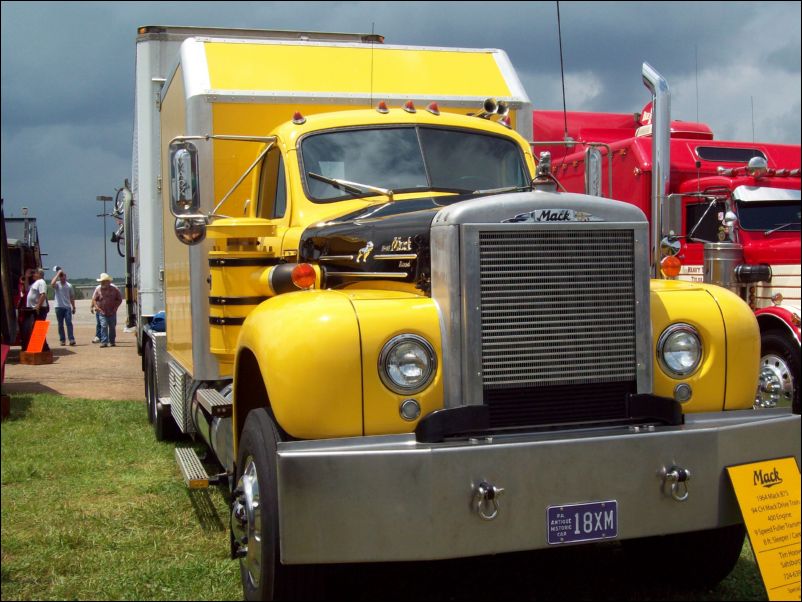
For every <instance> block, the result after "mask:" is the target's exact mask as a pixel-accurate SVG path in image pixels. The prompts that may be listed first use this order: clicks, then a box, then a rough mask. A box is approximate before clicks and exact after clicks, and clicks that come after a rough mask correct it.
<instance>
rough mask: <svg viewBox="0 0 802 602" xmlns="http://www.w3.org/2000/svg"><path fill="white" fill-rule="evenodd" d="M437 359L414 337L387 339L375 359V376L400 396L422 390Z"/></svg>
mask: <svg viewBox="0 0 802 602" xmlns="http://www.w3.org/2000/svg"><path fill="white" fill-rule="evenodd" d="M436 367H437V358H436V356H435V354H434V349H432V346H431V345H430V344H429V343H428V341H426V339H424V338H423V337H419V336H417V335H414V334H402V335H399V336H397V337H393V338H392V339H390V340H389V341H388V342H387V344H386V345H385V346H384V348H382V352H381V355H379V376H380V377H381V379H382V382H383V383H384V385H385V386H386V387H387V388H388V389H390V390H391V391H394V392H396V393H399V394H401V395H407V394H410V393H417V392H419V391H422V390H423V389H425V388H426V387H427V386H428V384H429V383H430V382H431V381H432V378H433V377H434V372H435V368H436Z"/></svg>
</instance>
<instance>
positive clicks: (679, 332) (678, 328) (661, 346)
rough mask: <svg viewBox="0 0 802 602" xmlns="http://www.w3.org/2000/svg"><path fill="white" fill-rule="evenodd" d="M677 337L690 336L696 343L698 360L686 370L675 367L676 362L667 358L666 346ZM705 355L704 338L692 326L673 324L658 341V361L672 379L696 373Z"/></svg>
mask: <svg viewBox="0 0 802 602" xmlns="http://www.w3.org/2000/svg"><path fill="white" fill-rule="evenodd" d="M677 336H689V337H691V340H693V341H695V343H696V351H695V354H696V358H695V359H694V361H693V363H692V364H691V365H689V366H687V367H685V368H680V367H677V366H676V365H674V362H672V360H671V359H670V357H667V354H666V346H667V345H668V344H669V342H670V341H672V340H673V339H674V338H675V337H677ZM703 355H704V348H703V346H702V337H701V336H700V335H699V331H698V330H697V329H696V328H694V327H693V326H691V325H690V324H685V323H682V322H680V323H677V324H672V325H671V326H669V327H668V328H666V329H665V330H664V331H663V332H662V334H661V335H660V338H659V339H658V340H657V360H658V362H659V363H660V367H661V368H662V369H663V372H665V373H666V374H668V375H669V376H671V377H672V378H687V377H688V376H690V375H691V374H693V373H694V372H696V370H697V368H699V364H701V363H702V357H703Z"/></svg>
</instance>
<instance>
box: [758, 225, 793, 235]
mask: <svg viewBox="0 0 802 602" xmlns="http://www.w3.org/2000/svg"><path fill="white" fill-rule="evenodd" d="M798 225H799V222H787V223H785V224H779V225H777V227H776V228H772V229H771V230H766V231H765V232H764V233H763V235H764V236H768V235H769V234H774V233H775V232H776V231H777V230H782V229H783V228H787V227H788V226H798Z"/></svg>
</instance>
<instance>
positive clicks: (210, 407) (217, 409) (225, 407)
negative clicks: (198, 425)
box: [195, 389, 231, 418]
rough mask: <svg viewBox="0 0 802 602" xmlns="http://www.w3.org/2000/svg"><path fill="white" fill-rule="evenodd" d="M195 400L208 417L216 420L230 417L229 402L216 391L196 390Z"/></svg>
mask: <svg viewBox="0 0 802 602" xmlns="http://www.w3.org/2000/svg"><path fill="white" fill-rule="evenodd" d="M195 399H197V400H198V403H199V404H200V405H201V407H202V408H203V409H204V410H206V412H207V413H208V414H209V415H210V416H213V417H216V418H226V417H228V416H231V401H230V400H228V399H226V398H225V397H223V396H222V395H221V394H220V392H219V391H217V390H216V389H198V392H197V393H195Z"/></svg>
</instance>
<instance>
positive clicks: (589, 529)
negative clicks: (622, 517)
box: [546, 500, 618, 545]
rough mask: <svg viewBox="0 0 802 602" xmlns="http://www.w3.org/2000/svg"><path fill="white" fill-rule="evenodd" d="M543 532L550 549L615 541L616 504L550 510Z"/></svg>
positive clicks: (550, 507)
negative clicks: (566, 544)
mask: <svg viewBox="0 0 802 602" xmlns="http://www.w3.org/2000/svg"><path fill="white" fill-rule="evenodd" d="M546 532H547V533H548V542H549V544H550V545H551V544H560V543H572V542H577V541H597V540H600V539H612V538H614V537H617V536H618V502H617V501H615V500H609V501H607V502H588V503H586V504H565V505H563V506H549V507H548V510H547V513H546Z"/></svg>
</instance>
